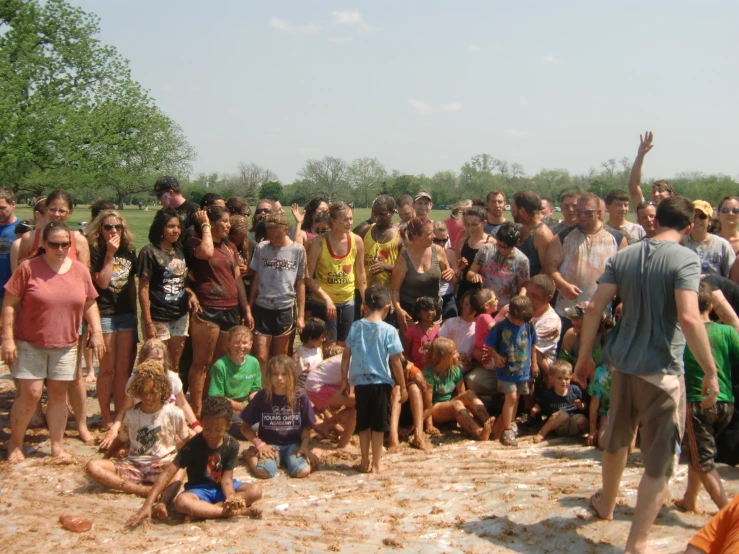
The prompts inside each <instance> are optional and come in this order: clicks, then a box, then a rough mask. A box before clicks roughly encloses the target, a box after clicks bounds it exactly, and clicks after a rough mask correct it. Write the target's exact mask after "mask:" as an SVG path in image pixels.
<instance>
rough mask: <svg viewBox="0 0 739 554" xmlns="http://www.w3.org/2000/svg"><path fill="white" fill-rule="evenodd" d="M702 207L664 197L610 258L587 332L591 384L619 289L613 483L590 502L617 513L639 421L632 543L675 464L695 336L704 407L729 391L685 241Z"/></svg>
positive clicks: (644, 531) (694, 259) (610, 463)
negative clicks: (647, 232) (636, 234)
mask: <svg viewBox="0 0 739 554" xmlns="http://www.w3.org/2000/svg"><path fill="white" fill-rule="evenodd" d="M693 216H694V208H693V204H692V202H690V201H689V200H688V199H686V198H683V197H674V198H668V199H666V200H663V201H662V202H661V203H660V204H659V206H658V208H657V221H658V228H657V234H656V236H655V237H654V238H653V239H646V240H643V241H641V242H639V243H638V244H636V245H632V246H631V247H629V248H627V249H625V250H624V251H622V252H618V253H616V254H614V255H613V256H612V257H611V258H610V259H609V260H608V262H607V263H606V266H605V271H604V272H603V275H601V276H600V278H599V279H598V281H599V284H598V288H597V289H596V291H595V293H594V294H593V296H592V299H591V301H590V303H589V305H588V307H587V312H586V314H585V321H584V323H583V328H582V333H581V335H580V345H579V356H578V360H577V365H576V368H575V381H576V382H578V383H579V384H580V385H582V386H585V384H586V382H587V379H589V378H592V377H593V370H594V369H595V366H594V363H593V358H592V350H593V346H594V344H595V340H596V335H597V333H598V329H599V327H600V325H601V318H602V314H603V311H604V310H605V309H606V306H607V305H608V304H609V303H611V302H612V301H613V298H614V297H615V296H620V297H621V300H622V302H623V317H622V318H621V320H620V321H619V322H618V323H617V325H616V327H615V328H614V329H613V330H612V331H611V332H610V333H609V335H608V339H607V340H606V345H605V348H604V351H603V358H604V363H607V364H610V365H611V366H612V367H613V375H612V380H611V396H610V403H611V405H610V411H609V421H608V429H607V430H606V434H605V436H604V437H603V440H604V443H605V444H604V446H605V451H604V453H603V488H602V489H601V490H600V491H598V492H597V493H595V494H594V495H593V496H592V498H591V500H590V503H591V505H592V507H593V509H594V510H595V512H596V514H597V516H598V517H599V518H601V519H606V520H611V519H613V512H614V509H615V507H616V498H617V496H618V491H619V485H620V482H621V475H622V473H623V470H624V467H625V465H626V458H627V455H628V452H629V446H630V444H631V441H632V439H633V437H634V433H635V431H636V426H637V425H639V432H640V436H641V443H640V447H641V455H642V462H643V463H644V476H643V477H642V480H641V482H640V484H639V492H638V494H637V501H636V510H635V512H634V516H633V518H632V524H631V530H630V532H629V536H628V539H627V541H626V547H625V552H627V553H634V552H645V551H646V550H647V538H648V534H649V530H650V528H651V527H652V524H653V523H654V520H655V519H656V517H657V515H658V514H659V511H660V508H661V507H662V502H663V499H664V495H665V493H666V491H667V482H668V479H669V478H670V477H671V476H672V474H673V471H674V464H675V458H676V453H677V450H678V447H679V442H680V437H681V436H682V431H683V413H684V412H683V402H684V401H685V391H684V388H683V387H684V385H683V380H682V373H683V350H684V345H685V340H687V343H688V346H690V350H691V352H692V353H693V355H694V356H695V358H696V360H697V361H698V365H700V367H701V368H702V369H703V371H704V376H703V379H702V384H701V394H700V396H701V397H703V398H704V400H703V401H702V402H701V408H702V409H707V408H709V407H711V406H712V405H714V404H715V403H716V398H717V397H718V394H719V383H718V378H717V376H716V365H715V363H714V361H713V357H712V355H711V346H710V343H709V341H708V336H707V334H706V329H705V325H704V322H703V320H702V319H701V315H700V311H699V309H698V286H699V282H700V260H699V259H698V256H697V255H696V254H695V253H694V252H691V251H690V250H688V249H687V248H685V247H684V246H681V245H680V244H679V242H680V241H681V240H682V239H683V237H685V236H686V235H687V234H688V233H689V232H690V230H691V227H692V221H693ZM645 299H646V301H645ZM645 329H649V331H650V332H648V333H647V332H644V330H645ZM683 333H684V337H683Z"/></svg>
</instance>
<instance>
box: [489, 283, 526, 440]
mask: <svg viewBox="0 0 739 554" xmlns="http://www.w3.org/2000/svg"><path fill="white" fill-rule="evenodd" d="M508 306H509V308H508V314H507V315H506V319H504V320H503V321H501V322H500V323H499V324H497V325H496V326H495V327H493V328H492V330H491V331H490V333H489V334H488V338H487V339H485V347H486V348H487V349H488V350H489V352H490V355H491V356H492V360H493V363H494V364H495V367H496V371H495V376H496V377H497V379H498V392H501V393H503V394H505V401H504V403H503V410H502V411H501V414H500V420H499V422H498V425H497V426H496V430H495V433H494V435H493V437H494V438H497V437H500V442H501V443H502V444H504V445H506V446H518V442H517V441H516V435H515V433H514V432H513V429H512V428H511V424H512V423H513V419H514V417H515V415H516V410H517V408H518V399H519V398H520V396H521V395H524V396H525V395H527V394H529V390H530V389H529V381H530V380H531V378H532V377H536V376H537V374H538V373H539V366H538V364H537V361H536V356H533V352H534V346H535V345H536V330H535V329H534V325H533V324H532V323H531V318H532V317H533V314H534V306H533V305H532V304H531V300H529V299H528V298H526V297H525V296H514V297H513V298H512V299H511V301H510V303H509V305H508Z"/></svg>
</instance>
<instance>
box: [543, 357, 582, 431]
mask: <svg viewBox="0 0 739 554" xmlns="http://www.w3.org/2000/svg"><path fill="white" fill-rule="evenodd" d="M571 377H572V366H571V365H570V363H569V362H565V361H564V360H557V361H556V362H554V363H553V364H552V365H551V366H549V379H550V381H551V383H552V385H553V386H552V388H551V389H546V390H544V391H543V392H542V393H541V396H540V397H539V402H538V403H537V404H536V405H535V406H534V407H533V408H532V409H531V415H532V416H537V415H538V414H539V413H542V414H544V415H546V416H549V419H547V421H546V423H544V426H543V427H542V428H541V430H540V431H539V432H538V433H537V434H536V436H534V442H541V441H543V440H544V437H546V436H547V435H548V434H549V433H551V432H552V431H554V432H555V433H557V434H558V435H560V436H564V437H575V436H577V435H582V434H583V433H585V432H586V431H587V430H588V418H587V417H586V416H585V414H584V413H583V412H584V411H585V402H583V393H582V390H581V389H580V387H578V386H577V385H573V384H571V383H570V379H571Z"/></svg>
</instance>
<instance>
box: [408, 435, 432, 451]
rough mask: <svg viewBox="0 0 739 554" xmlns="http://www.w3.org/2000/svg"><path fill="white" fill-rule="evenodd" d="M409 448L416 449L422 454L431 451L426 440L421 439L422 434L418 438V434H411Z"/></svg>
mask: <svg viewBox="0 0 739 554" xmlns="http://www.w3.org/2000/svg"><path fill="white" fill-rule="evenodd" d="M411 446H413V447H414V448H418V449H419V450H423V451H424V452H428V451H429V450H431V446H430V445H429V443H427V442H426V439H424V437H423V433H421V435H420V436H419V434H418V433H413V438H412V439H411Z"/></svg>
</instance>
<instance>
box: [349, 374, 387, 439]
mask: <svg viewBox="0 0 739 554" xmlns="http://www.w3.org/2000/svg"><path fill="white" fill-rule="evenodd" d="M392 390H393V387H392V386H391V385H357V386H356V387H354V397H355V398H356V407H357V426H356V430H357V432H360V431H366V430H367V429H370V430H372V431H374V432H376V433H387V432H388V431H390V393H391V392H392Z"/></svg>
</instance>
